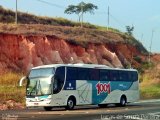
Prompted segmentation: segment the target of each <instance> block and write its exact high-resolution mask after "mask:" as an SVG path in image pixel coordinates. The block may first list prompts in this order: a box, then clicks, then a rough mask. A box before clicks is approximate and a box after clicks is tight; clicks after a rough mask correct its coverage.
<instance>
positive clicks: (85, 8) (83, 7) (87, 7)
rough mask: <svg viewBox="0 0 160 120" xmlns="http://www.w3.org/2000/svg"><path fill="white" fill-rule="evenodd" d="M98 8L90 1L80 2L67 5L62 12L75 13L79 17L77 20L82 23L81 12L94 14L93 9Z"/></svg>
mask: <svg viewBox="0 0 160 120" xmlns="http://www.w3.org/2000/svg"><path fill="white" fill-rule="evenodd" d="M95 9H98V7H97V6H96V5H94V4H92V3H84V2H80V3H79V4H78V5H69V6H68V7H67V8H66V10H65V11H64V13H66V14H73V13H75V14H77V15H78V18H79V22H80V21H81V23H83V14H84V13H87V12H89V13H90V14H94V10H95Z"/></svg>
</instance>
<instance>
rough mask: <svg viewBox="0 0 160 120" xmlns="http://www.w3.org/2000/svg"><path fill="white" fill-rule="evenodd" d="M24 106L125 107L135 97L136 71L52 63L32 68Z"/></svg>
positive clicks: (137, 96) (71, 107)
mask: <svg viewBox="0 0 160 120" xmlns="http://www.w3.org/2000/svg"><path fill="white" fill-rule="evenodd" d="M26 78H27V85H26V106H27V107H31V106H43V107H44V109H45V110H47V111H49V110H51V109H52V108H53V107H56V106H64V107H65V108H66V109H69V110H71V109H74V107H75V105H98V106H99V107H104V106H106V105H108V104H116V105H119V106H125V105H126V104H127V103H130V102H135V101H137V100H138V99H139V81H138V72H137V70H135V69H120V68H111V67H108V66H105V65H95V64H53V65H43V66H38V67H34V68H32V69H31V71H30V73H29V74H28V76H27V77H26Z"/></svg>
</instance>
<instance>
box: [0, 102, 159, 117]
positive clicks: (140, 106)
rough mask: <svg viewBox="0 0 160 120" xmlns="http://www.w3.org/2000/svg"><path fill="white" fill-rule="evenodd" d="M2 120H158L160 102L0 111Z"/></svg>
mask: <svg viewBox="0 0 160 120" xmlns="http://www.w3.org/2000/svg"><path fill="white" fill-rule="evenodd" d="M0 119H2V120H17V119H18V120H160V100H147V101H140V102H137V103H132V104H128V105H127V106H126V107H116V106H114V105H110V106H108V107H106V108H99V107H98V106H78V107H76V108H75V109H74V110H72V111H67V110H65V109H64V108H53V110H52V111H44V110H43V108H29V109H24V110H8V111H0Z"/></svg>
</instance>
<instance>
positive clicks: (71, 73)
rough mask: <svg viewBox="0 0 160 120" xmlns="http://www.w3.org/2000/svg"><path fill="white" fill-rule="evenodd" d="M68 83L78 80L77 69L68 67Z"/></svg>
mask: <svg viewBox="0 0 160 120" xmlns="http://www.w3.org/2000/svg"><path fill="white" fill-rule="evenodd" d="M66 80H67V81H68V80H77V68H75V67H67V79H66Z"/></svg>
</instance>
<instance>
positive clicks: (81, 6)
mask: <svg viewBox="0 0 160 120" xmlns="http://www.w3.org/2000/svg"><path fill="white" fill-rule="evenodd" d="M83 7H84V6H83V4H82V3H81V13H82V14H81V28H82V27H83Z"/></svg>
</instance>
